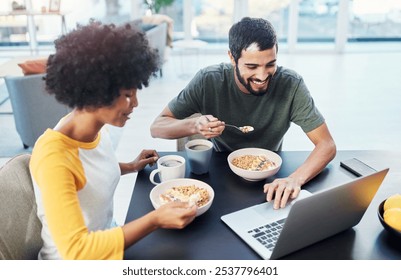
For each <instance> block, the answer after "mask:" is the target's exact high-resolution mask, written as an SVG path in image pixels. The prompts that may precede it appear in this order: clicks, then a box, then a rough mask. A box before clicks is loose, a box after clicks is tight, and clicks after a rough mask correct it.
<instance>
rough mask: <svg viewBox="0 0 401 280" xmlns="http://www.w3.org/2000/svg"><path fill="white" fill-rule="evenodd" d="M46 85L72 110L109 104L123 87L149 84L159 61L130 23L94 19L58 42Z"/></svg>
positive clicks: (50, 61) (140, 33)
mask: <svg viewBox="0 0 401 280" xmlns="http://www.w3.org/2000/svg"><path fill="white" fill-rule="evenodd" d="M55 48H56V52H55V54H53V55H50V56H49V59H48V62H47V71H46V72H47V74H46V78H45V80H46V89H47V91H48V92H49V93H50V94H54V95H55V97H56V99H57V100H58V101H59V102H60V103H63V104H66V105H68V106H69V107H71V108H74V107H76V108H79V109H82V108H84V107H94V108H98V107H103V106H109V105H111V104H112V102H113V101H114V100H115V99H116V98H117V97H118V96H119V91H120V89H131V88H136V89H141V88H142V86H145V87H146V86H148V83H149V78H150V77H151V76H152V75H155V72H156V71H157V70H158V68H159V65H160V59H159V55H158V54H157V52H156V50H155V49H152V48H150V47H149V43H148V40H147V38H146V37H145V34H144V33H142V32H141V31H139V30H138V29H136V28H134V27H131V26H130V25H124V26H115V25H114V24H108V25H104V24H102V23H100V22H99V21H94V20H90V22H89V24H88V25H85V26H83V25H77V28H76V29H75V30H73V31H71V32H70V33H68V34H66V35H64V36H61V37H60V38H59V39H57V40H56V41H55Z"/></svg>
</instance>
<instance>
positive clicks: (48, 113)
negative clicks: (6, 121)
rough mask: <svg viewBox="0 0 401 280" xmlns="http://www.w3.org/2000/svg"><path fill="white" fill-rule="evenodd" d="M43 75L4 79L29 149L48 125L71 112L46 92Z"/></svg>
mask: <svg viewBox="0 0 401 280" xmlns="http://www.w3.org/2000/svg"><path fill="white" fill-rule="evenodd" d="M43 77H44V74H38V75H29V76H18V77H17V76H15V77H14V76H13V77H12V76H6V77H5V78H4V80H5V82H6V86H7V90H8V94H9V96H10V102H11V107H12V110H13V114H14V120H15V127H16V129H17V132H18V134H19V136H20V138H21V140H22V143H23V144H24V147H25V148H27V147H33V146H34V144H35V142H36V140H37V139H38V138H39V136H40V135H42V134H43V132H44V131H45V130H46V129H47V128H53V127H54V126H55V125H56V124H57V122H58V121H59V120H60V119H61V118H62V117H64V116H65V115H66V114H68V112H70V111H71V109H70V108H68V107H67V106H65V105H63V104H61V103H59V102H58V101H57V100H56V98H55V97H54V95H50V94H48V93H47V92H46V90H45V81H44V80H43Z"/></svg>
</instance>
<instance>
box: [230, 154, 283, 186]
mask: <svg viewBox="0 0 401 280" xmlns="http://www.w3.org/2000/svg"><path fill="white" fill-rule="evenodd" d="M245 155H252V156H260V155H263V156H265V157H266V158H267V159H269V160H271V161H273V162H274V163H275V165H276V167H275V168H273V169H270V170H262V171H252V170H245V169H242V168H239V167H237V166H235V165H234V164H232V161H233V159H234V158H236V157H239V156H245ZM227 161H228V165H229V166H230V168H231V170H232V171H233V172H234V173H235V174H237V175H238V176H240V177H242V178H244V179H245V180H248V181H260V180H263V179H266V178H268V177H270V176H273V175H274V174H276V173H277V172H278V171H279V170H280V168H281V164H282V162H283V161H282V159H281V157H280V156H279V155H278V154H276V153H274V152H272V151H269V150H266V149H260V148H244V149H239V150H236V151H234V152H232V153H230V154H229V155H228V157H227Z"/></svg>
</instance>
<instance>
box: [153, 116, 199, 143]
mask: <svg viewBox="0 0 401 280" xmlns="http://www.w3.org/2000/svg"><path fill="white" fill-rule="evenodd" d="M195 122H196V120H195V119H193V118H188V119H183V120H178V119H174V118H171V117H158V118H157V119H156V120H155V121H154V122H153V124H152V125H151V127H150V134H151V136H152V137H153V138H164V139H178V138H181V137H186V136H190V135H194V134H196V128H195V127H196V126H195Z"/></svg>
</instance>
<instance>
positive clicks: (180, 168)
mask: <svg viewBox="0 0 401 280" xmlns="http://www.w3.org/2000/svg"><path fill="white" fill-rule="evenodd" d="M156 174H159V179H160V182H156V181H155V176H156ZM177 178H185V158H183V157H181V156H177V155H168V156H163V157H161V158H159V159H158V160H157V169H155V170H152V172H151V173H150V175H149V179H150V181H151V182H152V183H153V184H155V185H157V184H160V183H161V182H164V181H167V180H171V179H177Z"/></svg>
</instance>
